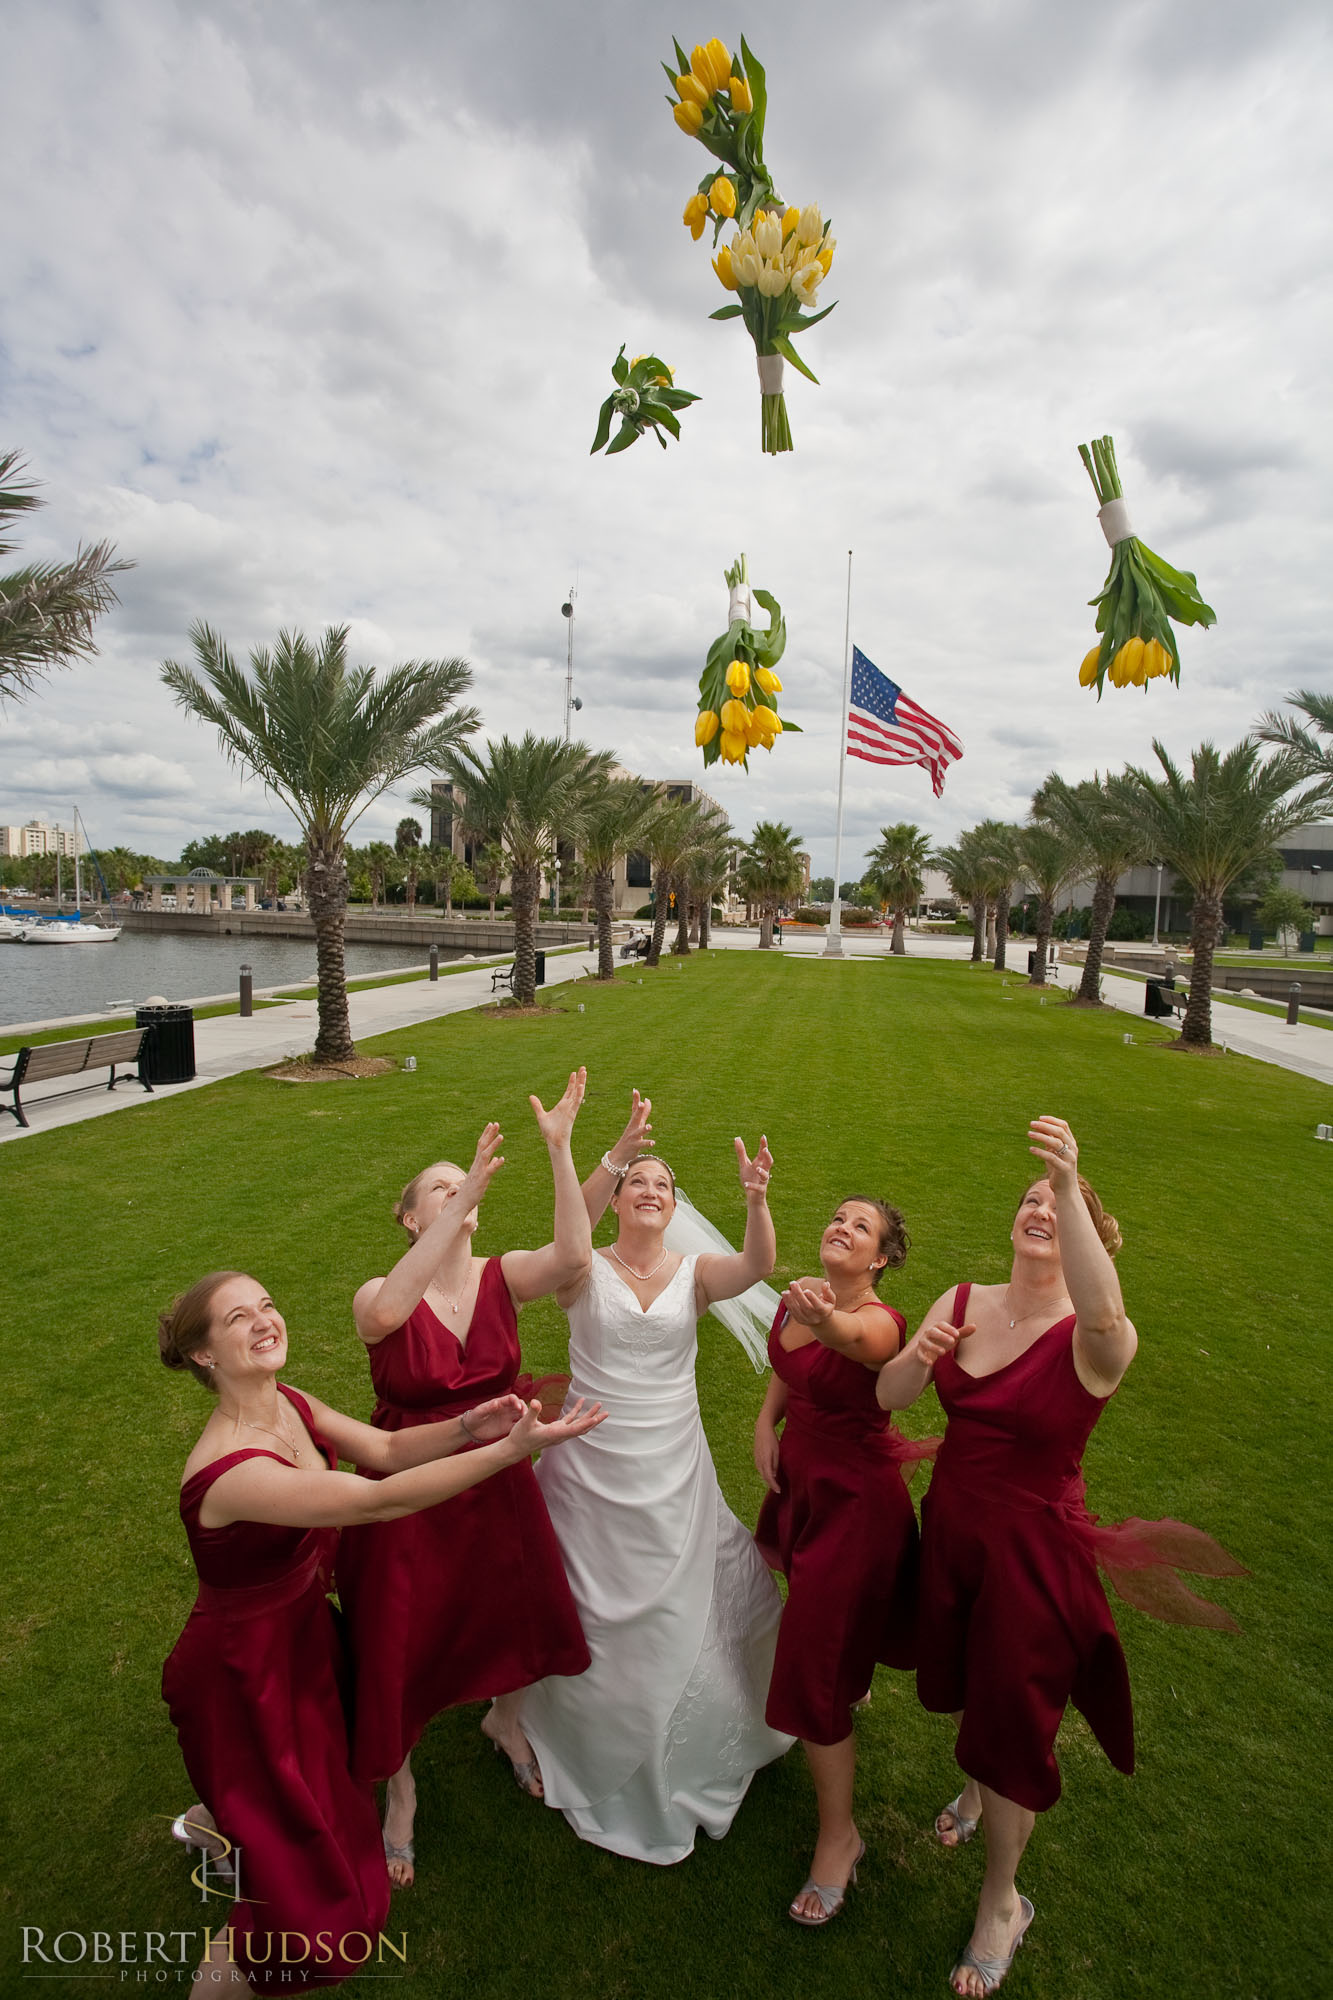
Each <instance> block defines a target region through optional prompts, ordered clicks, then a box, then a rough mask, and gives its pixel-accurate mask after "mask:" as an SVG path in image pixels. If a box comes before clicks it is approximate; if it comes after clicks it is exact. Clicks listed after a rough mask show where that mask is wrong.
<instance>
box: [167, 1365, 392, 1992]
mask: <svg viewBox="0 0 1333 2000" xmlns="http://www.w3.org/2000/svg"><path fill="white" fill-rule="evenodd" d="M278 1387H279V1389H280V1391H281V1393H282V1394H283V1395H284V1396H286V1398H287V1400H288V1401H289V1402H290V1403H291V1404H292V1405H293V1406H294V1408H295V1409H296V1411H297V1413H298V1415H299V1416H300V1418H301V1420H302V1422H303V1423H304V1424H305V1426H306V1429H307V1430H308V1431H309V1432H310V1434H311V1436H312V1437H313V1438H314V1441H315V1444H316V1446H317V1447H318V1449H319V1450H320V1452H322V1453H323V1455H324V1456H325V1458H326V1459H327V1460H328V1463H329V1465H330V1467H331V1468H332V1467H334V1466H335V1465H336V1463H337V1460H336V1457H335V1455H334V1453H333V1451H332V1449H331V1447H330V1446H328V1445H327V1444H326V1443H325V1442H324V1440H323V1439H322V1438H321V1437H319V1436H318V1435H317V1434H316V1432H315V1429H314V1425H313V1423H312V1422H311V1417H310V1408H309V1405H308V1404H307V1403H306V1401H305V1398H304V1397H303V1396H299V1395H298V1394H297V1393H296V1391H295V1390H293V1389H288V1388H286V1387H284V1386H283V1384H281V1383H279V1385H278ZM247 1458H275V1459H278V1460H279V1463H281V1464H286V1463H287V1461H286V1460H285V1459H281V1458H280V1457H279V1454H278V1453H277V1452H272V1451H261V1450H248V1451H233V1452H228V1453H227V1455H226V1457H225V1458H219V1459H216V1460H215V1461H214V1463H213V1464H212V1465H206V1466H205V1467H204V1468H203V1470H202V1471H200V1472H196V1473H195V1474H194V1475H193V1477H192V1478H190V1479H188V1480H186V1482H185V1485H184V1486H183V1487H182V1488H181V1498H180V1509H181V1519H182V1520H183V1521H184V1523H185V1532H186V1534H187V1536H188V1537H189V1542H190V1553H191V1555H192V1556H193V1557H194V1564H195V1568H196V1569H197V1571H198V1573H199V1595H198V1598H197V1600H196V1602H195V1606H194V1609H193V1610H192V1611H191V1613H190V1616H189V1619H188V1620H187V1622H186V1626H185V1630H184V1631H183V1632H182V1633H181V1636H180V1638H179V1639H178V1640H177V1641H176V1644H175V1646H174V1647H173V1649H172V1651H171V1654H170V1656H169V1658H168V1659H167V1662H166V1665H165V1666H164V1667H163V1669H162V1694H163V1698H164V1699H165V1701H166V1703H167V1706H168V1707H169V1709H170V1711H171V1720H172V1722H173V1723H174V1724H175V1726H176V1732H177V1734H178V1736H179V1737H180V1746H181V1754H182V1756H183V1757H184V1759H185V1768H186V1770H187V1771H188V1772H189V1774H190V1782H191V1783H192V1784H193V1785H194V1786H195V1788H196V1790H197V1791H198V1794H199V1797H200V1798H201V1799H202V1800H203V1802H204V1804H205V1805H206V1806H207V1807H208V1808H209V1811H210V1812H211V1813H212V1814H213V1817H214V1819H215V1820H216V1821H217V1824H218V1826H219V1828H220V1829H221V1831H222V1832H223V1833H224V1834H225V1835H226V1837H227V1839H228V1840H230V1841H231V1842H232V1845H233V1846H234V1847H235V1848H237V1849H238V1850H239V1855H238V1857H237V1858H238V1861H239V1869H240V1884H239V1886H240V1890H241V1894H242V1896H243V1897H244V1898H245V1900H243V1901H241V1902H237V1903H233V1904H230V1905H228V1904H225V1903H214V1902H213V1901H212V1900H210V1902H209V1904H208V1907H207V1908H206V1909H205V1911H204V1912H203V1915H202V1920H203V1922H205V1923H206V1924H208V1925H210V1926H211V1928H212V1929H214V1930H215V1931H216V1930H220V1929H221V1928H222V1927H223V1926H224V1924H226V1923H227V1922H228V1921H229V1922H230V1924H231V1929H232V1955H233V1958H234V1959H235V1962H236V1963H237V1965H238V1966H241V1967H243V1968H244V1969H245V1970H246V1971H247V1972H249V1973H250V1976H251V1978H252V1979H253V1981H254V1983H255V1985H256V1986H257V1987H258V1988H259V1989H260V1990H261V1991H268V1990H270V1989H272V1990H274V1991H283V1992H293V1991H298V1992H299V1991H304V1990H305V1989H306V1988H308V1987H312V1986H324V1985H336V1984H337V1983H338V1982H339V1981H341V1980H343V1979H348V1978H351V1977H353V1976H354V1975H355V1974H356V1973H357V1972H359V1971H360V1970H361V1959H362V1957H363V1955H364V1946H363V1944H362V1942H361V1938H362V1937H369V1938H371V1939H372V1940H373V1939H374V1938H375V1937H376V1935H377V1933H378V1932H379V1930H380V1929H381V1927H382V1925H383V1924H384V1922H385V1919H386V1918H387V1916H388V1914H389V1895H390V1889H389V1876H388V1871H387V1869H386V1867H385V1864H384V1848H383V1846H382V1844H381V1841H380V1829H379V1820H378V1818H377V1815H376V1811H375V1800H374V1796H373V1794H372V1793H371V1790H370V1788H369V1786H368V1785H363V1784H359V1783H358V1782H357V1781H356V1779H354V1778H353V1777H352V1775H351V1772H350V1771H349V1770H348V1764H347V1728H346V1723H345V1721H344V1715H343V1703H342V1695H343V1683H344V1679H345V1670H344V1659H343V1651H342V1644H341V1641H340V1639H339V1635H338V1631H337V1628H336V1626H335V1624H334V1621H333V1612H332V1608H331V1606H330V1604H329V1600H328V1596H327V1594H326V1593H327V1590H328V1585H329V1579H330V1572H331V1569H332V1563H333V1550H334V1545H335V1543H336V1542H337V1539H338V1531H337V1529H336V1528H279V1527H273V1526H270V1525H269V1524H267V1523H265V1522H260V1521H233V1522H232V1523H231V1524H230V1525H229V1526H228V1527H225V1528H205V1527H203V1526H202V1525H201V1523H200V1520H199V1508H200V1505H201V1503H202V1501H203V1498H204V1495H205V1494H206V1493H207V1492H208V1489H209V1487H210V1486H211V1485H212V1484H213V1482H214V1480H216V1479H219V1478H221V1476H222V1474H223V1473H224V1472H227V1471H229V1470H230V1468H231V1467H232V1466H233V1465H239V1464H240V1463H241V1462H242V1460H244V1459H247ZM214 1879H216V1878H214ZM284 1931H286V1932H289V1933H292V1934H293V1936H289V1937H288V1938H287V1940H286V1945H285V1950H286V1952H287V1954H288V1956H287V1962H286V1963H283V1952H284V1945H283V1941H282V1939H281V1933H282V1932H284ZM298 1933H299V1938H297V1937H296V1935H295V1934H298ZM358 1934H360V1935H358ZM343 1937H349V1938H352V1939H353V1943H352V1944H351V1946H350V1953H349V1957H348V1958H347V1959H345V1960H341V1962H340V1946H339V1941H340V1940H341V1939H342V1938H343ZM300 1939H304V1940H305V1941H306V1942H307V1945H308V1956H305V1957H301V1956H300V1953H301V1944H300V1941H299V1940H300ZM293 1954H295V1956H293Z"/></svg>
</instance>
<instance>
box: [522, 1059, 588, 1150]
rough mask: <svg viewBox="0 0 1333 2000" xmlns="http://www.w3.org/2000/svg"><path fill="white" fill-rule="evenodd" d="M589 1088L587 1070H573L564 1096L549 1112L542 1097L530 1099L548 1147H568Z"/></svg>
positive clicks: (529, 1101) (533, 1113) (533, 1112)
mask: <svg viewBox="0 0 1333 2000" xmlns="http://www.w3.org/2000/svg"><path fill="white" fill-rule="evenodd" d="M587 1087H588V1072H587V1070H586V1069H572V1070H571V1071H570V1072H569V1082H568V1083H567V1084H566V1085H565V1091H564V1096H563V1097H561V1099H560V1100H559V1102H558V1103H556V1104H553V1105H552V1106H551V1109H550V1110H549V1111H548V1110H547V1109H546V1108H545V1106H544V1105H543V1103H542V1101H541V1099H540V1097H530V1098H529V1099H528V1103H529V1104H530V1105H531V1106H532V1115H533V1117H534V1118H535V1119H536V1120H537V1125H538V1129H539V1130H540V1132H541V1135H542V1137H543V1139H545V1141H546V1143H547V1145H548V1146H567V1145H568V1144H569V1141H570V1138H571V1136H572V1134H573V1131H574V1120H575V1119H576V1118H577V1117H578V1115H579V1106H580V1105H581V1104H582V1102H583V1093H584V1091H585V1090H586V1089H587Z"/></svg>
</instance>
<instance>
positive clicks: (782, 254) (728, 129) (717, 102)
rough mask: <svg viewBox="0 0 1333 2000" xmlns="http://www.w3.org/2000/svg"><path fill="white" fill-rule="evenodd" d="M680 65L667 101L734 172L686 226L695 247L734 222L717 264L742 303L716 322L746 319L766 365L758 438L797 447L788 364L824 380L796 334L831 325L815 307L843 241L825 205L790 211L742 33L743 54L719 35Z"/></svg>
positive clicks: (691, 206)
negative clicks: (773, 166) (771, 160)
mask: <svg viewBox="0 0 1333 2000" xmlns="http://www.w3.org/2000/svg"><path fill="white" fill-rule="evenodd" d="M674 46H675V51H676V60H677V62H678V63H679V64H680V68H679V69H678V70H675V69H673V68H672V67H671V65H670V64H669V63H664V64H663V65H662V67H663V68H664V69H665V70H666V73H667V76H668V78H669V80H670V82H671V86H672V89H673V90H674V91H675V93H676V94H675V96H674V97H669V98H668V99H667V102H668V104H670V106H671V112H672V116H673V117H674V119H675V121H676V123H677V125H679V126H680V129H681V131H682V132H685V133H686V134H688V135H689V137H691V138H694V139H697V140H698V141H699V143H700V145H702V146H704V147H706V148H707V150H708V151H709V152H710V153H712V154H713V156H714V157H715V158H716V159H718V160H720V161H721V162H722V164H723V166H724V167H727V168H729V169H730V172H728V173H720V174H719V173H714V172H712V171H711V170H710V172H709V173H706V174H705V175H704V177H703V179H702V180H701V181H700V183H699V186H698V189H697V191H696V192H695V193H694V194H692V195H691V196H690V199H689V200H688V201H687V202H686V204H685V211H684V214H683V216H682V220H683V222H684V224H685V226H686V228H687V229H688V230H689V232H690V234H691V235H692V236H693V237H694V240H695V242H696V243H697V242H698V240H699V238H700V237H701V236H702V235H703V233H704V230H705V228H706V227H707V225H708V222H709V219H710V218H711V219H712V223H713V244H714V248H716V247H717V240H718V237H719V235H720V234H721V231H722V226H723V224H724V223H726V222H731V221H734V222H735V224H736V234H735V235H734V236H733V237H732V239H731V241H730V242H729V243H726V244H724V245H723V246H722V248H721V249H720V250H718V253H717V255H716V257H715V258H714V259H713V269H714V271H716V273H717V276H718V280H719V282H720V283H721V284H722V285H723V286H724V287H725V288H726V290H727V291H729V292H735V293H736V294H737V298H738V303H737V304H735V305H727V306H721V307H719V309H718V310H717V312H715V313H713V314H712V315H711V317H712V318H713V319H743V320H744V321H745V325H746V329H747V331H748V332H749V335H750V338H751V339H752V340H753V342H754V349H755V357H756V360H757V362H758V367H759V388H760V441H761V445H762V448H763V450H764V451H766V452H780V451H790V450H791V448H792V441H791V425H790V424H789V423H788V421H787V401H786V397H785V396H784V395H783V391H782V380H783V364H784V363H785V362H787V361H790V362H791V364H792V366H793V368H797V369H799V370H800V372H801V374H802V375H804V376H806V377H808V379H809V380H810V381H811V382H817V381H818V380H819V378H818V376H817V375H815V374H814V373H813V372H812V370H811V369H809V368H808V367H807V366H806V364H805V362H804V361H802V359H801V357H800V356H799V354H797V352H796V349H795V348H794V347H793V346H792V344H791V343H792V336H793V334H796V333H801V332H804V331H805V329H806V328H807V327H811V326H815V325H816V324H817V323H818V322H819V321H820V320H821V319H826V318H827V317H828V315H829V314H830V313H831V312H832V310H833V307H832V306H831V305H830V306H825V307H824V309H823V311H822V312H816V311H814V310H812V308H813V307H814V306H815V304H816V301H817V297H818V293H819V287H820V285H821V284H822V283H823V282H824V279H825V278H826V277H827V276H828V273H829V267H830V265H831V264H832V262H833V252H834V250H835V249H836V247H837V245H836V240H835V238H834V237H833V236H831V235H830V234H829V224H828V223H827V222H825V221H824V219H823V217H822V215H821V214H820V212H819V209H818V207H817V206H816V205H815V204H814V203H811V204H810V205H809V206H808V207H805V208H790V207H786V206H785V205H784V203H783V201H782V197H781V196H780V195H779V194H778V191H777V189H776V188H775V187H774V185H773V177H772V175H771V174H770V173H769V171H768V168H767V167H766V166H765V164H764V118H765V115H766V113H767V108H768V86H767V81H766V78H765V76H764V68H763V64H762V63H761V62H760V61H759V60H758V58H757V57H756V56H755V54H754V52H753V50H752V49H751V48H750V46H749V44H748V43H747V42H746V40H745V37H744V36H743V35H742V37H741V53H740V56H739V58H738V57H736V56H734V55H733V54H732V53H731V51H730V50H729V49H728V48H727V46H726V44H725V42H720V41H717V40H716V39H715V40H713V41H711V42H708V43H707V44H706V45H705V46H703V47H701V48H696V49H694V50H693V51H692V52H691V54H690V57H689V59H688V61H687V60H686V56H685V51H684V49H682V47H681V45H680V43H679V42H676V43H675V45H674Z"/></svg>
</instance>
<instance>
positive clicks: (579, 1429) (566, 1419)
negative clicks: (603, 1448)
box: [508, 1396, 606, 1458]
mask: <svg viewBox="0 0 1333 2000" xmlns="http://www.w3.org/2000/svg"><path fill="white" fill-rule="evenodd" d="M605 1421H606V1411H605V1410H604V1409H603V1408H602V1406H601V1404H600V1403H593V1404H592V1405H591V1407H590V1408H585V1407H584V1403H583V1398H582V1397H581V1396H580V1398H579V1400H578V1402H577V1403H575V1405H574V1407H573V1409H572V1410H566V1411H565V1413H564V1415H563V1416H559V1417H557V1418H556V1419H555V1422H554V1423H550V1424H544V1423H543V1422H542V1406H541V1404H540V1403H529V1404H528V1406H527V1408H526V1409H525V1410H524V1412H523V1415H522V1416H521V1417H520V1418H519V1420H518V1422H517V1423H516V1424H515V1425H514V1428H513V1429H512V1430H511V1431H510V1433H509V1439H508V1441H509V1443H510V1444H511V1445H513V1446H514V1448H515V1449H514V1456H515V1457H516V1458H528V1457H530V1456H531V1454H532V1453H533V1452H534V1451H547V1450H549V1448H550V1447H551V1446H552V1445H556V1444H567V1443H568V1442H569V1440H570V1438H579V1437H582V1436H584V1434H585V1433H586V1432H587V1431H594V1430H596V1428H597V1426H598V1424H600V1423H605Z"/></svg>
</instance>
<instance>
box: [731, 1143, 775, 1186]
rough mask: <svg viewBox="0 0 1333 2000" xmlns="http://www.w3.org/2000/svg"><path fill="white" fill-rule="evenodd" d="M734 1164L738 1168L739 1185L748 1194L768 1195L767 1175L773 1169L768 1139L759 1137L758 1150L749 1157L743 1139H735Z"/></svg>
mask: <svg viewBox="0 0 1333 2000" xmlns="http://www.w3.org/2000/svg"><path fill="white" fill-rule="evenodd" d="M736 1165H737V1167H738V1168H739V1170H740V1177H741V1186H742V1187H743V1188H744V1190H745V1193H746V1195H747V1197H748V1196H750V1195H758V1196H760V1197H761V1198H763V1199H766V1198H767V1195H768V1177H769V1175H770V1174H771V1173H772V1171H773V1155H772V1154H771V1153H770V1152H769V1150H768V1140H767V1139H765V1138H763V1137H761V1138H760V1141H759V1151H758V1152H757V1153H756V1154H755V1156H754V1158H753V1159H751V1158H750V1155H749V1154H748V1153H747V1152H746V1150H745V1141H744V1139H737V1141H736Z"/></svg>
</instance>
